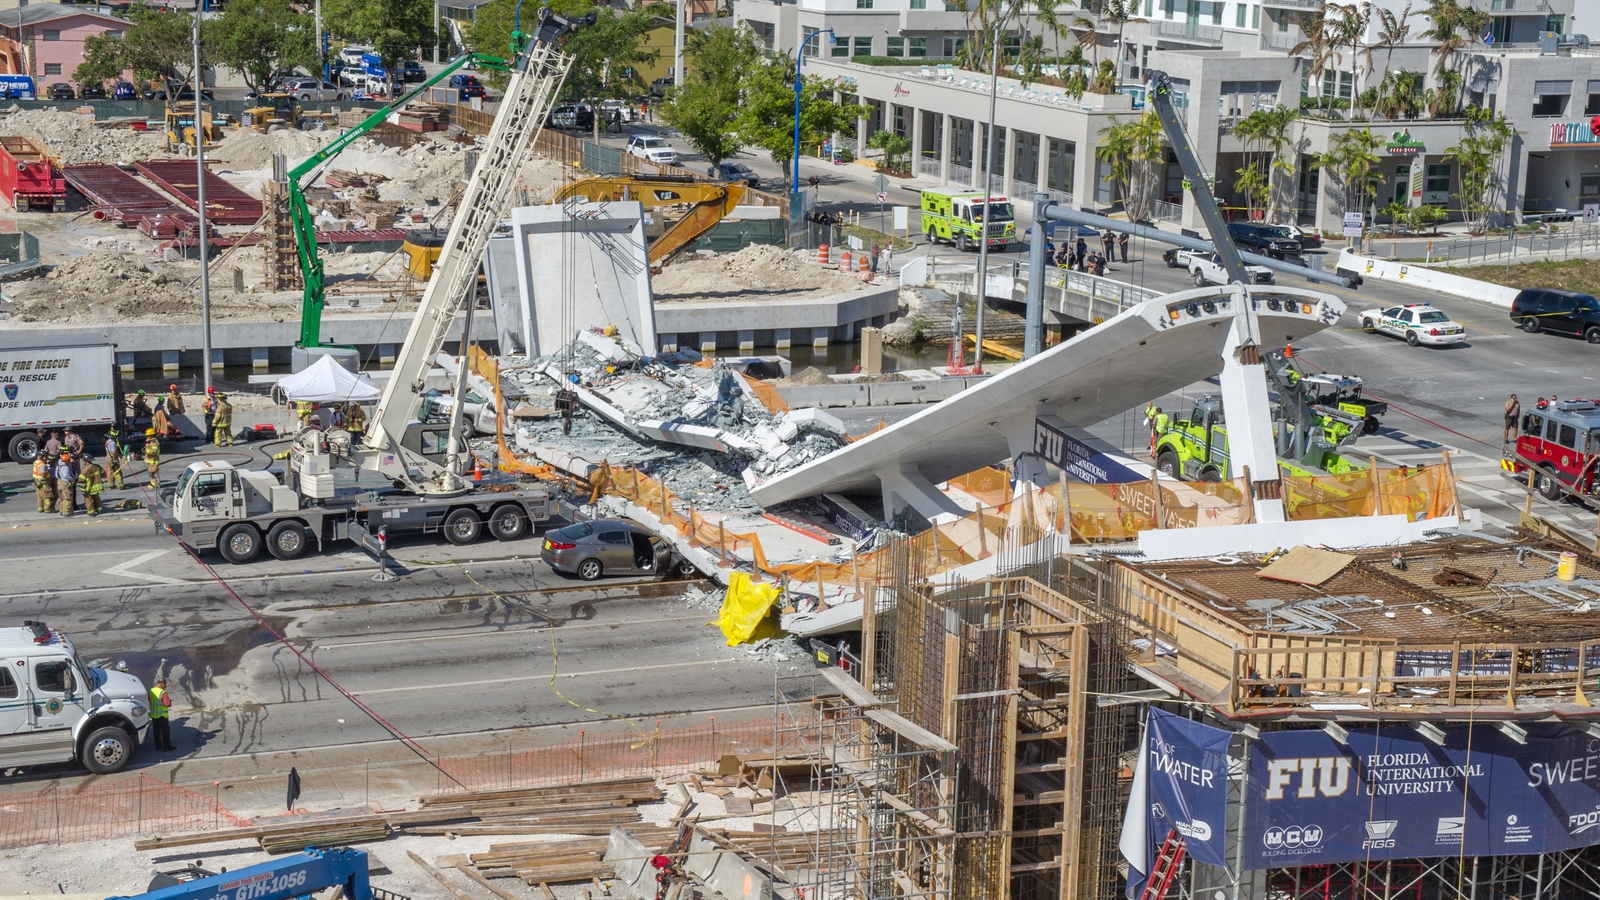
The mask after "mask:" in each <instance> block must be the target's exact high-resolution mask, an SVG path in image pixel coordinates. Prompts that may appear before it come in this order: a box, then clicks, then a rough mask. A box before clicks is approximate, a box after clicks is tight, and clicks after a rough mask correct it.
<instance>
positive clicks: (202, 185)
mask: <svg viewBox="0 0 1600 900" xmlns="http://www.w3.org/2000/svg"><path fill="white" fill-rule="evenodd" d="M200 13H201V3H199V2H196V3H195V8H194V164H195V170H196V177H195V181H196V182H197V184H196V188H195V200H196V204H195V205H196V206H197V207H198V209H197V210H196V211H197V212H198V213H199V214H200V353H201V359H200V369H201V371H202V372H204V373H205V388H206V390H205V392H206V394H208V395H209V394H210V393H211V260H210V259H209V258H208V257H209V256H210V249H209V242H208V241H207V240H206V128H205V124H204V121H203V119H202V114H203V113H204V107H203V106H202V105H201V102H200V101H201V100H202V99H204V95H203V94H201V92H200V85H201V78H200ZM207 437H209V435H208V436H207Z"/></svg>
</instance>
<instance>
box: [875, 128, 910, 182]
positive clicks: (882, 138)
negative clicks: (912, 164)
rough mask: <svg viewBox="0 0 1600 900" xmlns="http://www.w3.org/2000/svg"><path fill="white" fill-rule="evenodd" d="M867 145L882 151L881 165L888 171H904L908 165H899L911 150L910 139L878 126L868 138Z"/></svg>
mask: <svg viewBox="0 0 1600 900" xmlns="http://www.w3.org/2000/svg"><path fill="white" fill-rule="evenodd" d="M867 146H868V147H871V148H872V149H874V150H882V151H883V167H884V168H885V169H887V170H889V171H895V172H900V171H906V170H907V169H908V168H909V167H907V166H904V165H900V163H903V162H904V160H903V159H902V157H904V156H905V155H906V154H907V153H910V152H911V140H910V139H909V138H906V137H903V136H901V135H898V134H895V133H894V132H892V131H889V130H888V129H886V128H880V129H878V130H877V131H876V132H874V133H873V135H872V137H871V138H870V139H868V141H867Z"/></svg>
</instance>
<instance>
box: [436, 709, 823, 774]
mask: <svg viewBox="0 0 1600 900" xmlns="http://www.w3.org/2000/svg"><path fill="white" fill-rule="evenodd" d="M801 724H803V723H801V722H799V721H797V720H793V719H791V718H790V717H788V716H782V717H780V719H779V720H777V721H775V720H773V719H754V720H750V721H745V722H734V723H730V724H718V723H716V722H712V723H711V724H709V725H695V726H692V727H689V728H674V729H670V730H667V731H662V730H661V729H660V728H656V729H652V730H649V731H644V732H635V733H629V734H612V735H603V736H590V735H588V734H586V733H583V732H580V733H579V734H578V736H577V737H576V738H573V739H572V740H569V741H566V742H564V743H560V744H554V745H551V746H548V747H536V748H533V749H530V750H523V751H520V752H515V753H511V752H508V753H503V754H482V755H478V756H445V757H441V758H440V759H439V771H440V774H441V781H440V789H441V790H442V791H445V792H447V793H448V792H460V791H481V790H497V789H501V788H524V787H542V786H544V785H564V784H581V783H583V782H586V781H604V780H606V779H610V778H622V777H626V776H629V775H680V774H683V773H685V772H691V771H699V770H701V769H705V768H707V767H715V766H716V764H717V762H718V761H719V760H721V758H722V757H723V756H724V755H725V754H729V753H733V754H738V755H741V756H748V755H751V754H762V753H771V752H773V748H774V745H775V743H776V740H777V734H778V731H779V730H780V729H782V730H784V731H791V730H794V729H795V728H796V727H797V726H799V725H801ZM452 779H453V780H452Z"/></svg>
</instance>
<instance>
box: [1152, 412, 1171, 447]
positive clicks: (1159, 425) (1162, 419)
mask: <svg viewBox="0 0 1600 900" xmlns="http://www.w3.org/2000/svg"><path fill="white" fill-rule="evenodd" d="M1155 411H1156V414H1155V415H1154V416H1152V417H1151V419H1150V456H1151V457H1152V458H1154V457H1155V448H1156V445H1155V442H1156V441H1157V440H1159V439H1160V438H1161V435H1163V434H1166V433H1167V422H1168V418H1167V414H1166V413H1164V412H1162V411H1161V407H1159V406H1158V407H1156V408H1155Z"/></svg>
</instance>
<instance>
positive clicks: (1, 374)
mask: <svg viewBox="0 0 1600 900" xmlns="http://www.w3.org/2000/svg"><path fill="white" fill-rule="evenodd" d="M116 357H117V354H116V345H115V344H113V343H111V341H109V340H107V339H106V337H105V336H104V335H99V334H73V333H68V332H38V331H27V330H12V331H9V332H0V446H3V447H4V448H5V450H6V455H7V456H8V457H9V458H10V459H11V461H12V462H15V463H21V464H22V465H25V466H27V465H32V464H33V461H34V459H36V458H37V457H38V456H39V452H40V450H41V449H42V448H43V444H42V442H41V441H40V440H39V430H40V429H46V430H48V431H61V430H62V429H65V428H71V429H73V430H74V431H76V432H77V433H78V434H80V435H82V436H83V442H84V444H85V445H86V446H89V447H94V448H98V447H99V446H100V444H101V443H103V442H104V441H105V434H106V431H107V430H109V429H111V428H114V427H118V426H119V425H120V423H121V421H122V415H123V406H122V371H121V369H119V368H118V367H117V361H116ZM119 430H120V428H119Z"/></svg>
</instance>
